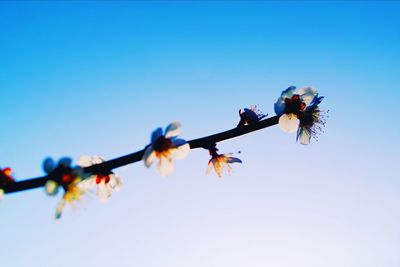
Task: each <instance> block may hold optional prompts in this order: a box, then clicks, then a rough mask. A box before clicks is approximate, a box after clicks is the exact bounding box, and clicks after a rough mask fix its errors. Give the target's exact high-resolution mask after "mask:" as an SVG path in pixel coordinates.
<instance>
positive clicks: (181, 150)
mask: <svg viewBox="0 0 400 267" xmlns="http://www.w3.org/2000/svg"><path fill="white" fill-rule="evenodd" d="M180 133H181V124H180V123H179V122H173V123H171V124H170V125H168V126H167V128H166V129H165V133H163V131H162V129H161V128H157V129H156V130H155V131H154V132H153V133H152V135H151V144H150V145H149V146H148V147H147V148H146V150H145V152H144V155H143V161H144V164H145V166H146V167H150V166H151V165H152V163H153V162H154V161H155V160H156V159H158V160H159V161H158V165H157V169H158V171H159V172H160V174H161V175H162V176H167V175H169V174H170V173H171V172H172V170H173V167H174V165H173V160H174V159H184V158H185V157H186V156H187V155H188V153H189V151H190V146H189V144H188V142H186V141H185V140H183V139H179V138H177V136H178V135H179V134H180Z"/></svg>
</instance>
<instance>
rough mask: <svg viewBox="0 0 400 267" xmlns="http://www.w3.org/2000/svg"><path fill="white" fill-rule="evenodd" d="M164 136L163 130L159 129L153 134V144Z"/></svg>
mask: <svg viewBox="0 0 400 267" xmlns="http://www.w3.org/2000/svg"><path fill="white" fill-rule="evenodd" d="M162 135H163V132H162V129H161V128H157V129H156V130H155V131H153V133H152V134H151V143H154V142H155V141H156V140H157V139H158V138H160V137H161V136H162Z"/></svg>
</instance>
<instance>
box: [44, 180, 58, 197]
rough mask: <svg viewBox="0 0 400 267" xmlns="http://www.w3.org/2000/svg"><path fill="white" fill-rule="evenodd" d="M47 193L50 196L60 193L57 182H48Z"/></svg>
mask: <svg viewBox="0 0 400 267" xmlns="http://www.w3.org/2000/svg"><path fill="white" fill-rule="evenodd" d="M44 188H45V190H46V193H47V194H49V195H50V196H54V195H56V194H57V193H58V188H59V185H58V183H57V182H56V181H53V180H48V181H47V182H46V184H45V186H44Z"/></svg>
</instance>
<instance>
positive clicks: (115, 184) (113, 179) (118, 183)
mask: <svg viewBox="0 0 400 267" xmlns="http://www.w3.org/2000/svg"><path fill="white" fill-rule="evenodd" d="M122 183H123V182H122V178H121V177H120V176H119V175H117V174H110V182H108V184H109V185H110V187H111V188H112V189H113V190H114V191H118V190H119V189H121V187H122Z"/></svg>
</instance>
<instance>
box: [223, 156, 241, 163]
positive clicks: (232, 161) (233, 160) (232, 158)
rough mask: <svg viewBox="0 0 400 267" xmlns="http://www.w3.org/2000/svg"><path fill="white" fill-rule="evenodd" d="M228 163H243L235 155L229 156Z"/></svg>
mask: <svg viewBox="0 0 400 267" xmlns="http://www.w3.org/2000/svg"><path fill="white" fill-rule="evenodd" d="M226 162H227V163H242V161H241V160H240V159H238V158H235V157H227V161H226Z"/></svg>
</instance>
